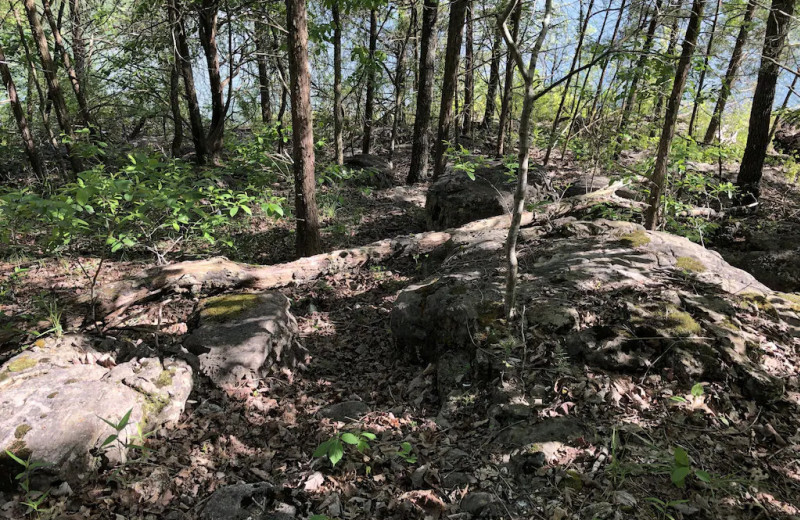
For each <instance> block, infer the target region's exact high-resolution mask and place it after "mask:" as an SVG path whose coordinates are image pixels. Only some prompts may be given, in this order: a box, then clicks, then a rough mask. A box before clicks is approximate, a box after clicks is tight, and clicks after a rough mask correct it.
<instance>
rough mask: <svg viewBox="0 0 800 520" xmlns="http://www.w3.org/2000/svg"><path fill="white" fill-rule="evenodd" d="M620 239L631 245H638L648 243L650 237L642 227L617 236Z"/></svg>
mask: <svg viewBox="0 0 800 520" xmlns="http://www.w3.org/2000/svg"><path fill="white" fill-rule="evenodd" d="M619 238H620V239H621V240H624V241H625V242H628V244H629V245H630V246H631V247H640V246H643V245H645V244H649V243H650V237H649V236H647V233H646V232H645V231H644V230H643V229H637V230H636V231H634V232H632V233H627V234H625V235H622V236H620V237H619Z"/></svg>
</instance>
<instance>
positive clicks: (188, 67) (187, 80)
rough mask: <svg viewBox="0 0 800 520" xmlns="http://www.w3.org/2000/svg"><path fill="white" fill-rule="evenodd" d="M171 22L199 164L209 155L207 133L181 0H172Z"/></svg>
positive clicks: (170, 7)
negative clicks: (195, 81)
mask: <svg viewBox="0 0 800 520" xmlns="http://www.w3.org/2000/svg"><path fill="white" fill-rule="evenodd" d="M168 12H169V23H170V26H171V27H172V37H173V39H174V43H173V45H174V47H175V49H176V52H177V59H178V61H179V63H180V71H181V76H182V77H183V87H184V90H185V94H186V105H187V107H188V109H189V126H190V127H191V130H192V143H193V144H194V152H195V156H196V160H197V163H198V164H205V163H206V160H207V156H208V150H207V148H206V135H205V130H204V129H203V116H202V115H201V114H200V103H199V102H198V101H197V90H196V89H195V86H194V72H193V71H192V56H191V54H190V53H189V43H188V42H187V40H186V24H185V23H184V21H183V10H182V9H181V4H180V0H170V4H169V8H168Z"/></svg>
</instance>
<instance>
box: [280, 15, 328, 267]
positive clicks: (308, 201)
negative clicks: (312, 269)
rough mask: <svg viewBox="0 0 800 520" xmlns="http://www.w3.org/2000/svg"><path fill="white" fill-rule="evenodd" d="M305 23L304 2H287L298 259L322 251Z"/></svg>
mask: <svg viewBox="0 0 800 520" xmlns="http://www.w3.org/2000/svg"><path fill="white" fill-rule="evenodd" d="M307 24H308V22H307V21H306V3H305V0H286V29H287V31H288V32H287V36H288V40H289V49H288V54H289V78H290V84H291V93H292V158H293V159H294V165H293V169H294V193H295V197H294V201H295V218H296V220H297V237H296V240H297V241H296V244H295V245H296V250H297V256H311V255H315V254H318V253H319V252H320V251H322V246H321V243H320V235H319V215H318V214H317V200H316V185H317V182H316V178H315V177H314V125H313V121H312V111H311V72H310V69H309V66H308V25H307Z"/></svg>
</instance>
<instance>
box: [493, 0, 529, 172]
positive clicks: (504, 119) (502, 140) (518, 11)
mask: <svg viewBox="0 0 800 520" xmlns="http://www.w3.org/2000/svg"><path fill="white" fill-rule="evenodd" d="M521 19H522V3H521V2H518V3H517V6H516V8H514V11H513V12H512V13H511V38H512V40H513V41H515V42H516V41H517V39H518V38H519V24H520V20H521ZM506 43H508V42H506ZM513 86H514V58H513V57H512V56H511V53H509V54H508V55H507V56H506V70H505V81H504V83H503V97H502V99H501V100H500V122H499V123H498V126H497V146H496V147H495V154H496V155H497V156H498V157H502V156H503V153H505V144H506V127H507V123H508V122H509V120H510V119H511V118H510V112H511V95H512V91H511V89H512V88H513Z"/></svg>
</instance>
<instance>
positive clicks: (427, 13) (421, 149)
mask: <svg viewBox="0 0 800 520" xmlns="http://www.w3.org/2000/svg"><path fill="white" fill-rule="evenodd" d="M438 9H439V0H424V2H423V5H422V38H421V41H420V55H419V84H418V90H417V107H416V116H415V118H414V137H413V142H412V146H411V165H410V167H409V169H408V176H407V177H406V183H407V184H414V183H415V182H419V180H420V178H422V177H423V176H424V175H425V174H426V172H427V170H428V160H429V154H430V126H431V105H432V104H433V80H434V76H435V74H436V71H435V70H434V64H435V60H436V39H437V35H436V16H437V13H438Z"/></svg>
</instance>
